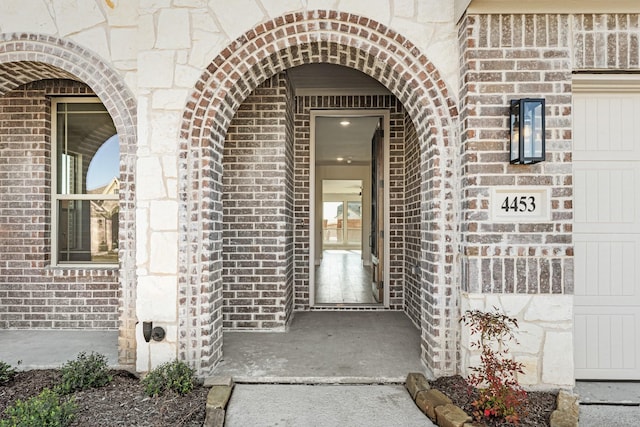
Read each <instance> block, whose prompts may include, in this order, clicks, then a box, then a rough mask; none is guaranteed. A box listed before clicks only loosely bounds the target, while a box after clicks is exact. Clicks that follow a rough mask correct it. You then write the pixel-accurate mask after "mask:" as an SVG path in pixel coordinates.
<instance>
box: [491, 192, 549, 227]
mask: <svg viewBox="0 0 640 427" xmlns="http://www.w3.org/2000/svg"><path fill="white" fill-rule="evenodd" d="M550 203H551V201H550V197H549V188H546V187H493V188H492V189H491V219H492V220H493V221H495V222H542V221H550V220H551V207H550Z"/></svg>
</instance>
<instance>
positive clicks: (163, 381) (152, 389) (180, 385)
mask: <svg viewBox="0 0 640 427" xmlns="http://www.w3.org/2000/svg"><path fill="white" fill-rule="evenodd" d="M195 382H196V381H195V377H194V372H193V369H191V368H190V367H189V366H188V365H187V364H186V363H184V362H182V361H178V360H174V361H173V362H167V363H164V364H162V365H160V366H158V367H157V368H155V369H154V370H152V371H151V372H149V373H148V374H147V376H146V377H144V378H143V380H142V384H143V385H144V392H145V393H146V394H147V395H148V396H159V395H161V394H163V393H164V392H165V391H167V390H171V391H173V392H175V393H178V394H188V393H189V392H191V390H193V387H194V386H195Z"/></svg>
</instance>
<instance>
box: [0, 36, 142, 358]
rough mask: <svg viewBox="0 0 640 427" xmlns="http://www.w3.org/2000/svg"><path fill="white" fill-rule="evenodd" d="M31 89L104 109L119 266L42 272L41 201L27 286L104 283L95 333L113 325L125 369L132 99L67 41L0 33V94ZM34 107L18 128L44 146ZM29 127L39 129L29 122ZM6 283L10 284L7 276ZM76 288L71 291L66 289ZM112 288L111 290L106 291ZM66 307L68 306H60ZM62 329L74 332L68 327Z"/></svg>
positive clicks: (131, 268)
mask: <svg viewBox="0 0 640 427" xmlns="http://www.w3.org/2000/svg"><path fill="white" fill-rule="evenodd" d="M25 85H27V86H25ZM28 85H31V86H28ZM34 85H35V86H34ZM32 86H33V87H36V89H38V90H39V92H38V93H39V94H38V95H37V96H39V97H41V98H42V100H45V98H46V97H47V96H68V95H92V96H97V97H98V98H99V101H100V102H101V103H102V104H104V107H105V108H106V111H107V112H108V115H109V116H111V119H112V121H113V126H115V129H116V131H117V134H118V136H119V140H120V174H119V185H120V187H119V189H118V190H117V191H116V193H118V194H119V202H120V210H119V227H118V235H119V237H118V239H117V243H114V247H117V251H118V258H119V264H115V265H114V267H113V268H107V269H105V268H102V269H91V268H86V269H84V268H77V267H76V268H50V258H49V256H50V255H49V254H50V253H51V248H50V246H51V239H52V237H51V229H50V227H51V225H50V215H51V209H53V208H52V207H51V206H50V205H49V204H47V202H46V201H45V200H46V199H43V201H42V202H38V203H40V205H39V206H40V207H39V209H40V211H41V212H43V214H42V217H41V218H40V219H38V221H40V222H38V224H39V226H41V227H42V232H41V235H39V237H38V239H40V240H41V241H40V240H38V242H39V243H37V244H36V243H34V245H35V246H34V249H33V250H32V253H35V254H36V255H35V256H31V257H30V258H27V259H28V260H29V262H30V263H31V270H29V271H30V274H32V275H33V276H34V278H33V280H32V282H33V283H36V284H40V285H41V286H46V284H47V283H54V282H57V283H58V284H60V283H65V282H68V283H69V289H68V291H69V292H68V293H67V295H66V296H65V297H64V299H65V300H68V299H70V298H73V296H72V295H71V294H73V293H75V292H77V291H78V289H79V288H80V287H81V286H85V284H87V283H96V287H97V286H102V285H104V287H105V288H109V289H110V290H112V291H113V294H114V295H115V297H114V298H113V299H111V300H110V301H107V302H105V303H104V304H105V306H107V305H108V306H110V308H112V310H111V311H112V313H111V314H110V319H111V320H110V323H108V322H105V323H104V324H102V328H107V327H108V328H113V326H109V325H111V324H112V323H113V325H114V326H116V327H117V328H118V331H119V342H118V359H119V360H118V362H119V363H120V364H122V365H133V364H134V363H135V353H136V351H135V349H136V344H135V323H136V317H135V253H134V248H135V244H134V243H135V242H134V239H133V238H132V237H131V236H134V235H135V206H134V202H133V200H134V197H133V195H132V192H133V191H134V189H135V186H134V180H135V144H136V101H135V98H134V97H133V94H132V93H131V92H130V91H129V89H128V88H127V87H126V85H125V83H124V81H123V80H122V77H121V76H120V75H119V74H118V73H117V72H115V71H114V70H113V69H112V68H110V66H109V65H108V64H107V63H105V62H104V61H103V60H102V59H101V58H99V57H98V56H96V55H95V54H94V53H92V52H91V51H89V50H87V49H85V48H83V47H81V46H79V45H77V44H75V43H73V42H70V41H68V40H63V39H59V38H56V37H53V36H46V35H39V34H2V35H0V96H4V95H6V94H7V93H10V92H11V91H14V90H15V89H16V88H19V87H31V88H32V89H33V87H32ZM25 96H28V95H25ZM34 96H35V95H34ZM29 102H30V101H29ZM41 104H42V105H43V108H45V109H44V110H43V111H42V112H41V113H42V114H40V116H38V117H36V119H37V120H35V119H34V121H31V122H28V123H25V127H24V129H25V131H26V132H27V133H28V132H29V131H31V132H34V135H35V134H38V133H39V134H40V135H43V138H45V142H46V138H48V137H49V135H48V134H47V135H44V134H43V132H49V131H50V129H49V128H48V127H50V121H51V119H50V116H51V112H50V111H47V110H46V108H50V107H47V105H49V104H47V102H44V101H43V103H41ZM34 105H35V104H34ZM38 113H40V111H38ZM36 122H37V123H41V125H38V124H35V123H36ZM37 126H42V129H36V130H33V129H29V127H32V128H33V127H37ZM32 145H33V144H32ZM26 146H27V145H25V147H26ZM43 146H44V148H43ZM38 150H41V151H42V153H41V156H42V167H43V168H44V169H43V172H42V173H41V174H39V175H37V176H34V178H38V180H39V181H38V182H41V183H42V185H43V187H46V186H50V185H51V184H50V180H51V176H50V175H47V174H49V172H48V169H47V168H48V167H49V160H48V159H47V156H50V154H49V153H48V150H49V148H47V146H46V144H40V146H39V148H38ZM31 154H32V155H34V154H33V153H31ZM25 155H29V152H25ZM33 185H35V184H33ZM39 193H42V194H45V189H44V188H41V189H40V191H39ZM48 194H49V193H47V196H48ZM116 201H117V200H116ZM34 222H35V221H34ZM114 240H115V239H114ZM34 242H35V240H34ZM62 276H64V278H65V279H64V280H61V279H60V277H62ZM7 280H11V278H8V279H7ZM76 283H77V284H78V286H76V287H74V284H76ZM113 286H115V287H116V288H115V289H113ZM82 289H85V288H82ZM85 290H86V289H85ZM27 291H28V290H27ZM88 293H90V292H84V295H83V296H77V297H78V298H86V297H87V294H88ZM114 300H115V301H114ZM66 303H67V304H68V302H66ZM91 303H96V304H97V302H96V301H92V302H90V303H89V304H91ZM34 304H35V303H34ZM76 304H77V305H78V306H80V305H81V304H82V301H77V302H76ZM52 311H53V310H52ZM67 317H68V316H67ZM78 318H81V315H78ZM96 319H97V320H96ZM114 319H115V320H114ZM50 320H51V321H50V322H48V323H43V325H49V323H50V324H51V325H52V326H51V327H53V328H55V327H56V321H55V319H50ZM24 325H26V323H25V324H24ZM24 325H23V326H22V327H24ZM78 325H81V326H82V327H83V328H87V329H92V328H95V329H101V326H100V325H101V324H100V322H99V316H97V317H95V319H92V320H91V322H84V323H80V321H78V323H77V324H76V326H75V328H78ZM40 327H42V326H40ZM62 327H67V328H74V326H69V325H67V326H62Z"/></svg>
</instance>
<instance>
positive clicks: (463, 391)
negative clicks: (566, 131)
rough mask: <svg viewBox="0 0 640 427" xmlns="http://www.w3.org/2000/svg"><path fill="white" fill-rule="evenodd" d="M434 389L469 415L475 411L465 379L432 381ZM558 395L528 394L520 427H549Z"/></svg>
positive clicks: (490, 425) (493, 424)
mask: <svg viewBox="0 0 640 427" xmlns="http://www.w3.org/2000/svg"><path fill="white" fill-rule="evenodd" d="M430 385H431V387H432V388H435V389H438V390H440V391H441V392H443V393H444V394H446V395H447V396H449V398H450V399H451V400H452V401H453V403H454V404H455V405H457V406H459V407H460V408H462V409H463V410H464V411H465V412H466V413H467V414H472V413H473V411H474V408H473V406H472V405H471V402H472V401H473V399H474V396H473V394H472V393H470V389H469V386H468V385H467V382H466V380H465V379H464V378H462V377H461V376H459V375H455V376H452V377H442V378H438V379H437V380H435V381H430ZM557 396H558V394H557V393H550V392H540V391H535V392H534V391H532V392H528V393H527V407H526V413H525V414H522V415H521V417H520V423H519V424H518V426H520V427H544V426H549V425H550V424H549V419H550V417H551V413H552V412H553V411H554V410H555V409H556V400H557ZM476 425H478V426H487V427H498V426H513V425H514V424H510V423H506V422H501V421H498V420H489V421H487V422H485V423H484V424H482V423H477V424H476Z"/></svg>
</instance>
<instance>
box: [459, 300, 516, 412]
mask: <svg viewBox="0 0 640 427" xmlns="http://www.w3.org/2000/svg"><path fill="white" fill-rule="evenodd" d="M494 310H495V311H496V312H495V313H488V312H483V311H480V310H467V311H466V312H465V314H464V316H462V319H461V320H462V322H463V323H464V324H465V325H467V326H468V327H469V330H470V332H471V333H472V334H477V335H478V336H479V338H478V340H477V341H473V342H472V343H471V348H476V349H479V350H480V352H481V354H480V365H479V366H476V367H472V368H471V370H472V371H473V373H472V374H471V375H469V377H468V378H467V381H468V382H469V385H471V386H472V387H474V388H475V389H476V390H477V392H478V398H477V399H476V400H474V401H473V402H472V405H473V407H474V408H475V411H474V412H473V416H474V417H475V419H476V420H478V421H481V420H483V419H490V418H502V419H504V420H505V421H507V422H509V423H512V424H518V423H519V422H520V416H521V415H523V411H524V409H525V404H526V401H527V393H526V392H525V391H524V390H523V389H522V387H520V384H519V383H518V373H524V372H523V370H522V368H523V365H522V363H520V362H516V361H514V360H513V359H511V358H509V348H508V347H507V344H506V343H507V342H508V341H513V342H516V340H515V337H514V336H513V328H517V327H518V322H517V320H516V319H514V318H512V317H509V316H506V315H504V314H500V313H499V312H498V310H497V309H496V308H495V307H494Z"/></svg>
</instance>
